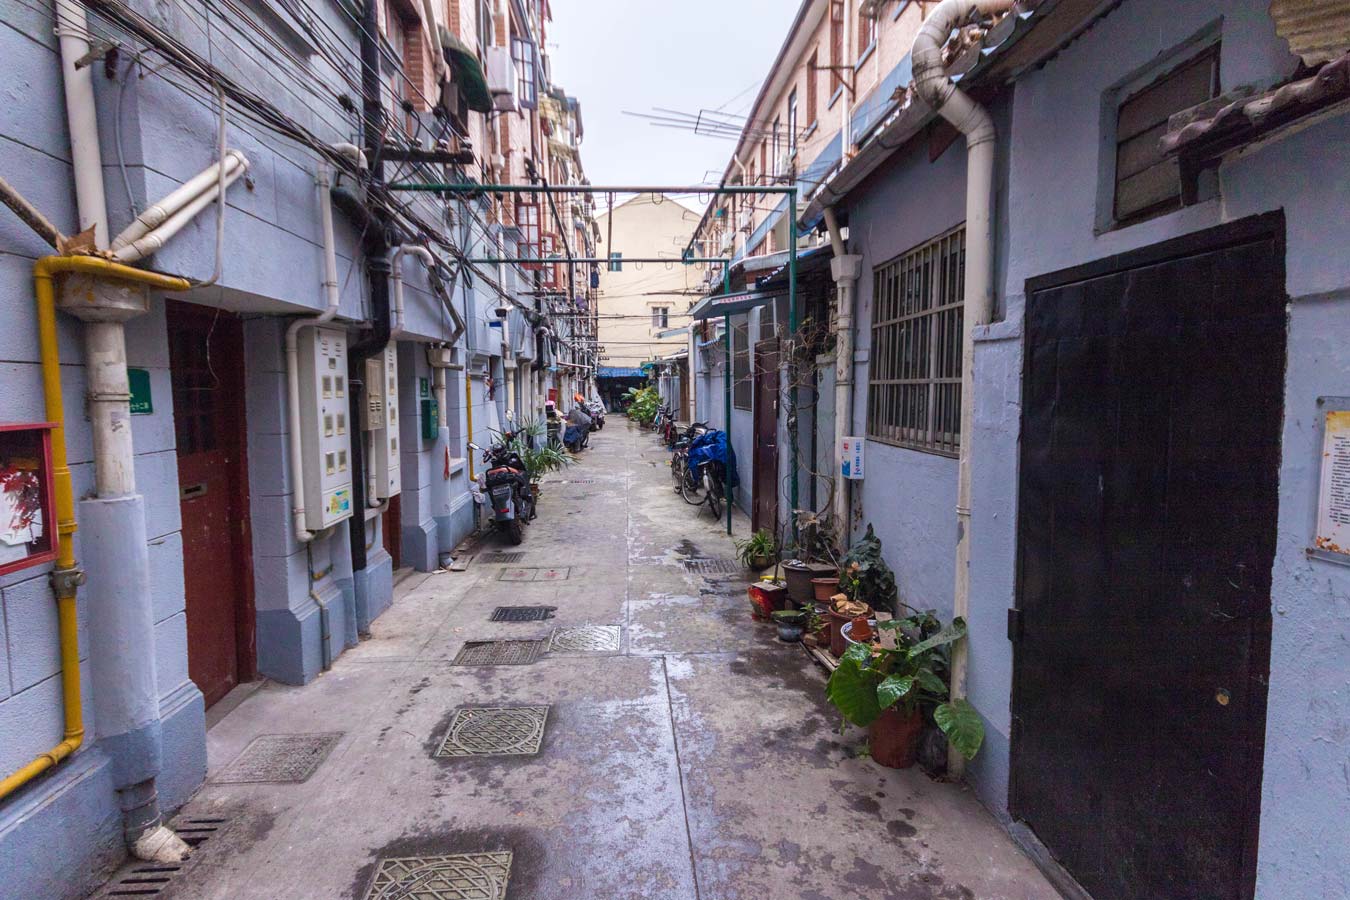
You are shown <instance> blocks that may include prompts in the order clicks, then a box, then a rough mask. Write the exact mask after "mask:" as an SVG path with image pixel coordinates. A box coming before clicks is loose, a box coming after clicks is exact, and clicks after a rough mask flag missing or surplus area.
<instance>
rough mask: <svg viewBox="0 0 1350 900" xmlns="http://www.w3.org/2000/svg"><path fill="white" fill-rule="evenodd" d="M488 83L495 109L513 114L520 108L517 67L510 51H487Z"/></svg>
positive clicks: (495, 48)
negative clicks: (517, 94) (517, 90)
mask: <svg viewBox="0 0 1350 900" xmlns="http://www.w3.org/2000/svg"><path fill="white" fill-rule="evenodd" d="M487 83H488V91H489V92H490V93H491V94H492V106H493V108H494V109H498V110H502V111H512V112H513V111H515V110H516V109H518V108H519V105H518V104H517V103H516V65H515V63H514V62H513V61H512V59H511V51H510V49H508V48H506V47H489V48H488V49H487Z"/></svg>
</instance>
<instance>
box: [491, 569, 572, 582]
mask: <svg viewBox="0 0 1350 900" xmlns="http://www.w3.org/2000/svg"><path fill="white" fill-rule="evenodd" d="M571 573H572V568H571V566H562V567H561V568H553V569H540V568H518V569H502V573H501V574H500V575H498V576H497V580H498V581H566V580H567V577H568V576H569V575H570V574H571Z"/></svg>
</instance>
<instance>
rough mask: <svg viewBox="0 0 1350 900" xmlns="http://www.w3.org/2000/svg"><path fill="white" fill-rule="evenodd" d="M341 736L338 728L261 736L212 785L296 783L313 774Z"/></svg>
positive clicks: (215, 778)
mask: <svg viewBox="0 0 1350 900" xmlns="http://www.w3.org/2000/svg"><path fill="white" fill-rule="evenodd" d="M341 738H342V732H340V731H331V732H324V733H321V734H264V735H260V736H259V737H256V738H254V739H253V741H252V742H251V743H250V744H249V745H248V746H247V747H245V748H244V752H243V753H240V754H239V755H238V756H236V757H235V759H234V762H232V763H230V764H229V765H228V766H226V767H225V768H224V770H223V771H221V772H220V773H219V774H217V775H216V776H215V777H214V778H212V779H211V781H212V782H214V783H215V784H250V783H262V782H285V783H290V784H298V783H299V782H302V781H307V780H308V779H309V776H311V775H313V774H314V770H315V769H317V768H319V764H320V763H322V762H323V761H324V760H325V759H326V758H327V757H328V754H329V753H330V752H331V751H332V749H333V747H334V745H336V744H337V742H338V741H339V740H340V739H341Z"/></svg>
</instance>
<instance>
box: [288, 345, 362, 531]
mask: <svg viewBox="0 0 1350 900" xmlns="http://www.w3.org/2000/svg"><path fill="white" fill-rule="evenodd" d="M299 341H300V343H299V348H298V349H299V365H300V373H299V374H300V445H301V447H302V448H303V450H302V452H303V455H304V460H303V465H304V472H305V496H304V503H305V527H306V528H308V529H310V530H311V531H317V530H319V529H320V528H327V527H328V526H329V525H333V524H335V523H337V522H341V521H342V520H343V519H345V518H347V517H348V516H350V515H351V514H352V473H351V464H350V459H351V435H350V434H349V431H350V429H349V428H348V422H347V412H348V406H347V403H348V400H349V398H348V396H347V391H348V389H349V386H348V384H347V332H345V331H343V330H342V329H339V328H306V329H304V330H303V331H301V332H300V335H299Z"/></svg>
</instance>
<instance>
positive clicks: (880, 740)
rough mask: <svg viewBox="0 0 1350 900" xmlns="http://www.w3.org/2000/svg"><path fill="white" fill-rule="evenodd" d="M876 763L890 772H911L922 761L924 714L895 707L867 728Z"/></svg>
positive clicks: (917, 710) (917, 709) (915, 710)
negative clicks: (920, 741)
mask: <svg viewBox="0 0 1350 900" xmlns="http://www.w3.org/2000/svg"><path fill="white" fill-rule="evenodd" d="M867 733H868V737H869V739H870V741H869V747H870V749H871V752H872V759H874V760H876V761H877V764H878V765H882V766H885V767H886V768H888V769H908V768H909V767H910V766H912V765H914V763H915V762H917V761H918V759H919V736H920V735H921V734H923V713H921V712H919V708H918V707H917V706H915V707H914V709H912V710H910V711H909V712H905V711H904V710H902V709H901V708H900V707H898V706H892V707H891V708H890V709H888V710H886V711H885V712H883V713H882V714H881V718H879V719H877V720H876V721H875V722H873V723H872V724H871V725H869V726H868V728H867Z"/></svg>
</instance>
